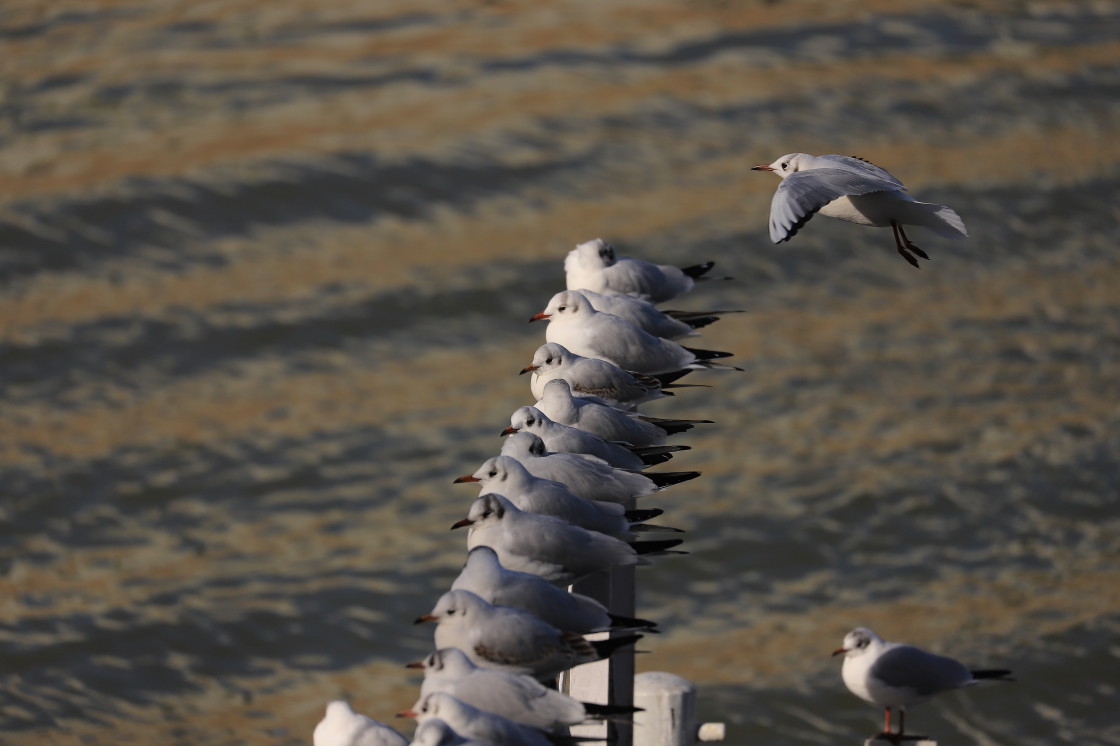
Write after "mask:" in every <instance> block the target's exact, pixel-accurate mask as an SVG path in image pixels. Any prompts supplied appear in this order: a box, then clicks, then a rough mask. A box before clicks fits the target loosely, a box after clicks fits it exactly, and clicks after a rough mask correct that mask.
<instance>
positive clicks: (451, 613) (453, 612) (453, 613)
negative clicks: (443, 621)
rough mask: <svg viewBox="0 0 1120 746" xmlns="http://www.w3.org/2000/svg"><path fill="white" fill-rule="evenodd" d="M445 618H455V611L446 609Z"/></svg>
mask: <svg viewBox="0 0 1120 746" xmlns="http://www.w3.org/2000/svg"><path fill="white" fill-rule="evenodd" d="M447 616H455V609H448V610H447Z"/></svg>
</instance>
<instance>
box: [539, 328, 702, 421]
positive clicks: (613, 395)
mask: <svg viewBox="0 0 1120 746" xmlns="http://www.w3.org/2000/svg"><path fill="white" fill-rule="evenodd" d="M687 370H688V369H687V368H686V369H685V371H687ZM521 372H522V373H523V374H524V373H532V374H533V375H532V377H531V378H530V381H529V388H530V389H531V390H532V392H533V396H535V397H537V398H538V399H540V398H541V396H543V395H544V387H545V384H547V383H548V382H549V381H552V380H554V379H560V380H563V381H567V382H568V385H569V386H571V388H572V393H573V394H575V395H576V396H597V397H599V398H600V399H603V400H604V401H606V402H608V403H610V405H611V406H614V407H618V408H619V409H634V408H635V407H637V406H638V405H639V404H643V403H645V402H647V401H653V400H654V399H660V398H661V397H664V396H672V395H673V392H672V391H666V390H665V386H666V385H667V384H663V383H662V382H661V381H660V380H659V379H657V378H654V377H653V376H647V375H645V374H644V373H635V372H633V371H628V370H623V369H622V368H620V367H618V366H617V365H615V364H614V363H612V362H609V361H607V360H600V359H599V358H595V357H584V356H583V355H577V354H575V353H574V352H572V351H571V350H569V349H568V348H567V347H564V345H561V344H556V343H555V342H546V343H545V344H543V345H541V346H540V347H538V348H537V350H536V352H534V353H533V362H531V363H529V364H528V365H526V366H525V367H524V368H522V369H521Z"/></svg>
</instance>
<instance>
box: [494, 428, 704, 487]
mask: <svg viewBox="0 0 1120 746" xmlns="http://www.w3.org/2000/svg"><path fill="white" fill-rule="evenodd" d="M502 455H503V456H510V457H511V458H515V459H517V460H518V461H520V462H521V465H522V466H524V467H525V468H526V469H527V470H528V471H529V473H530V474H533V475H535V476H538V477H540V478H542V479H552V480H554V481H557V482H563V483H564V484H566V485H567V486H568V489H569V490H571V491H572V492H574V493H575V494H577V495H579V496H580V497H582V498H584V499H586V500H602V501H605V502H614V503H622V504H625V503H628V502H629V501H630V500H632V499H634V498H637V497H645V496H646V495H652V494H653V493H654V492H657V491H658V490H663V489H665V488H666V487H671V486H672V485H674V484H680V483H681V482H687V481H688V480H690V479H695V478H696V477H698V476H700V472H698V471H667V472H646V473H639V472H635V471H628V470H626V469H616V468H615V467H613V466H611V465H610V464H608V463H607V462H606V461H603V460H602V459H599V458H596V457H594V456H588V455H587V454H579V453H563V452H550V451H549V450H548V449H547V448H545V445H544V441H543V440H541V439H540V438H539V437H538V436H537V435H534V434H533V433H530V432H520V433H514V434H513V435H510V436H509V437H508V438H507V439H506V442H505V443H503V444H502Z"/></svg>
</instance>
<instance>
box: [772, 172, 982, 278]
mask: <svg viewBox="0 0 1120 746" xmlns="http://www.w3.org/2000/svg"><path fill="white" fill-rule="evenodd" d="M751 170H753V171H773V172H774V173H776V174H777V175H778V176H780V177H781V178H782V183H781V184H779V185H778V189H777V191H775V192H774V199H773V201H771V203H770V238H771V239H773V241H774V243H781V242H782V241H788V240H789V239H790V238H792V237H793V236H794V234H796V233H797V231H798V230H799V229H800V228H801V226H803V225H805V223H807V222H809V219H810V218H812V217H813V214H814V213H816V212H818V211H819V212H820V214H821V215H827V216H828V217H830V218H840V219H841V220H847V221H848V222H849V223H858V224H860V225H870V226H874V227H877V228H884V227H886V226H888V225H889V226H890V227H891V230H892V231H894V243H895V247H896V248H897V249H898V253H899V254H901V255H902V257H903V258H904V259H905V260H906V261H908V262H910V263H911V264H913V265H914V266H915V267H917V266H918V260H917V259H915V258H914V256H913V255H914V254H917V255H918V256H920V257H921V258H922V259H929V256H928V255H927V254H926V253H925V252H924V251H922V250H921V249H920V248H918V247H917V245H915V244H914V243H913V242H912V241H911V240H910V239H909V238H907V236H906V232H905V231H904V230H903V229H902V226H903V225H920V226H923V227H926V228H929V229H930V230H931V231H933V232H934V233H936V234H937V235H939V236H941V237H943V238H952V239H963V238H967V237H968V231H967V230H966V229H965V227H964V221H963V220H961V219H960V216H959V215H957V213H955V212H953V210H952V209H951V208H948V207H946V206H945V205H934V204H930V203H928V202H917V201H915V200H914V198H913V197H911V196H910V195H909V194H907V193H906V187H904V186H903V185H902V182H901V181H899V180H898V179H896V178H895V177H893V176H891V175H890V173H888V172H887V171H886V170H884V169H882V168H879V167H878V166H876V165H874V164H872V163H868V162H867V161H865V160H863V159H862V158H854V157H852V156H847V155H808V154H807V153H789V154H788V155H783V156H782V157H781V158H779V159H778V160H776V161H774V162H773V163H771V164H769V165H766V164H759V165H757V166H755V167H754V168H752V169H751ZM911 252H912V253H911Z"/></svg>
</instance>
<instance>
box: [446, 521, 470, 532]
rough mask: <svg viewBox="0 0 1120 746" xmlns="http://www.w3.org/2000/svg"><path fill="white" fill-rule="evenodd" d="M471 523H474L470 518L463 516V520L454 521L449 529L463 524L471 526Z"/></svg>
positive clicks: (460, 526)
mask: <svg viewBox="0 0 1120 746" xmlns="http://www.w3.org/2000/svg"><path fill="white" fill-rule="evenodd" d="M473 525H474V521H472V520H471V519H470V518H464V519H463V520H461V521H456V522H455V523H454V524H452V526H451V530H452V531H454V530H455V529H457V528H462V527H463V526H473Z"/></svg>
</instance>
